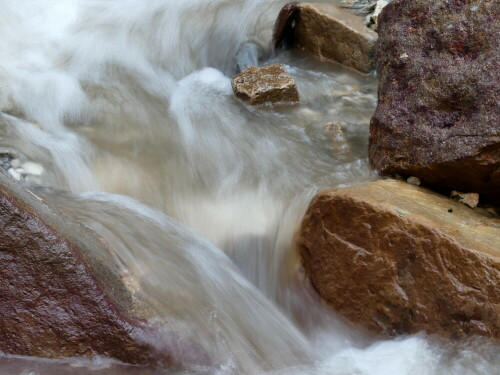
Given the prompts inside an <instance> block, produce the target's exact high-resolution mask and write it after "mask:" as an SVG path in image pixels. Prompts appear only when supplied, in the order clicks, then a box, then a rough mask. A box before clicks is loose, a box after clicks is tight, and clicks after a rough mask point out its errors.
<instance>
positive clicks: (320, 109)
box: [0, 0, 500, 375]
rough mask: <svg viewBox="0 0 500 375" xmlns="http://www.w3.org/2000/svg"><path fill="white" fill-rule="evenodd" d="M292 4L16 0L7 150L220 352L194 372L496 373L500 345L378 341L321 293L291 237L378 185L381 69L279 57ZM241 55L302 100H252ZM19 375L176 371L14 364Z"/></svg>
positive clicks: (2, 15)
mask: <svg viewBox="0 0 500 375" xmlns="http://www.w3.org/2000/svg"><path fill="white" fill-rule="evenodd" d="M284 3H285V1H272V0H183V1H178V0H176V1H174V0H148V1H145V0H38V1H35V0H0V111H1V112H0V151H1V150H9V151H11V152H14V153H16V154H17V155H18V157H19V158H20V159H21V160H23V161H26V160H28V161H30V162H34V163H37V164H40V165H41V166H43V170H44V173H43V174H42V175H41V176H40V177H39V179H37V180H36V183H35V182H33V181H31V182H30V180H26V181H24V183H25V184H26V185H27V186H28V187H29V188H31V189H33V190H35V191H36V192H37V194H40V195H42V196H44V197H45V198H46V199H47V200H48V201H49V202H51V203H52V204H53V205H55V206H56V207H58V208H59V209H61V210H63V211H66V212H70V213H71V214H72V215H73V216H74V217H76V218H77V219H79V220H80V221H82V222H83V223H84V224H86V225H87V226H89V227H90V228H92V229H94V230H95V231H96V232H97V233H98V234H99V235H100V236H101V237H103V238H104V239H106V241H107V242H108V243H109V244H110V245H111V247H112V248H113V249H114V250H115V251H116V253H117V254H118V256H119V259H120V262H121V264H122V267H123V273H124V274H125V275H126V277H127V280H128V281H129V284H130V286H131V287H133V288H135V290H136V292H137V295H138V298H139V299H141V300H142V301H144V302H145V303H147V304H148V305H150V306H151V307H152V309H153V310H154V312H155V323H161V324H163V325H164V326H165V327H168V332H172V331H174V332H176V334H178V335H180V336H181V337H185V338H188V339H190V340H192V341H193V342H196V343H197V344H199V345H200V347H201V348H202V349H203V351H204V352H206V353H207V354H208V355H209V357H210V359H211V361H212V365H211V366H209V367H199V366H198V367H197V366H194V365H193V364H192V363H190V362H189V360H185V361H184V362H185V363H184V365H185V367H186V369H187V370H186V371H185V372H183V373H200V374H224V375H225V374H318V375H319V374H321V375H323V374H325V375H326V374H328V375H331V374H363V375H364V374H367V375H372V374H374V375H377V374H416V375H417V374H418V375H420V374H485V375H486V374H488V375H489V374H497V373H499V370H498V369H499V368H500V367H499V366H500V358H499V355H498V348H495V347H492V346H490V345H488V344H487V343H483V342H480V341H472V342H469V343H460V344H443V343H439V342H437V341H436V340H435V339H432V338H428V337H424V336H414V337H403V338H399V339H397V340H392V341H380V340H379V339H377V338H375V337H368V336H366V335H365V334H363V333H362V332H360V331H359V330H357V329H356V328H354V327H352V326H350V325H349V324H348V323H346V322H345V321H343V320H342V319H341V318H339V317H337V316H335V314H334V313H333V312H332V311H331V310H329V309H328V308H327V307H325V306H324V305H323V304H322V303H321V301H320V300H318V298H317V297H316V295H315V294H314V292H313V291H312V290H311V287H310V286H309V284H308V282H307V280H306V279H305V277H304V275H303V271H302V269H301V267H300V262H299V259H298V255H297V253H296V251H295V248H294V243H293V238H294V235H295V232H296V230H297V228H298V226H299V224H300V220H301V218H302V216H303V213H304V212H305V209H306V208H307V205H308V203H309V201H310V199H311V197H312V196H313V195H314V194H315V192H317V191H318V190H319V189H323V188H329V187H336V186H345V185H350V184H356V183H363V182H368V181H372V180H374V179H376V176H374V175H372V174H371V173H370V171H369V168H368V162H367V143H368V125H369V119H370V117H371V114H372V113H373V111H374V109H375V105H376V77H374V76H373V75H361V74H358V73H356V72H354V71H352V70H349V69H347V68H344V67H341V66H340V65H335V64H326V63H319V62H317V61H314V60H311V59H309V58H307V57H304V56H301V55H300V54H297V53H290V52H279V53H277V54H274V53H273V52H272V51H271V49H270V39H271V31H272V27H273V24H274V20H275V18H276V15H277V13H278V12H279V9H280V8H281V6H282V5H283V4H284ZM245 46H246V47H245ZM248 46H251V47H250V51H251V53H250V54H249V53H246V52H245V51H247V50H245V49H244V48H248ZM242 49H243V50H242ZM237 56H240V57H241V56H251V57H252V58H254V59H257V61H258V62H259V63H260V64H262V65H266V64H270V63H274V62H281V63H284V64H286V67H287V69H288V70H289V72H290V73H291V74H292V75H293V76H294V77H295V79H296V80H297V85H298V89H299V92H300V97H301V104H300V105H298V106H291V107H290V106H281V107H274V108H271V107H260V108H253V107H249V106H247V105H245V104H243V103H241V102H239V101H238V100H236V99H235V98H234V97H233V95H232V90H231V83H230V77H231V76H232V75H233V74H235V73H236V72H237V70H238V61H237ZM166 332H167V331H166ZM167 335H168V333H163V332H161V331H158V332H157V334H156V335H154V337H150V338H148V340H150V342H151V343H153V344H155V345H162V340H164V339H168V338H166V337H163V336H167ZM4 373H5V374H23V375H35V374H37V375H44V374H92V375H94V374H126V375H128V374H130V375H135V374H141V375H143V374H144V375H147V374H163V373H168V372H165V371H160V370H154V369H145V368H136V367H131V366H124V365H122V364H118V363H115V362H113V361H110V360H109V359H105V358H96V359H93V360H88V359H70V360H66V361H47V360H43V359H36V358H13V357H9V356H3V357H0V374H4Z"/></svg>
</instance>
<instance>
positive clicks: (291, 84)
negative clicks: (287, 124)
mask: <svg viewBox="0 0 500 375" xmlns="http://www.w3.org/2000/svg"><path fill="white" fill-rule="evenodd" d="M232 85H233V90H234V94H235V95H236V96H237V97H238V98H240V99H242V100H244V101H246V102H248V103H249V104H251V105H259V104H277V103H297V102H298V101H299V93H298V91H297V85H296V84H295V79H294V78H293V77H292V76H291V75H290V74H289V73H288V72H287V71H286V70H285V68H284V66H283V65H282V64H272V65H269V66H265V67H256V66H250V67H248V68H246V69H245V70H244V71H243V72H241V73H240V74H237V75H235V76H234V77H233V79H232Z"/></svg>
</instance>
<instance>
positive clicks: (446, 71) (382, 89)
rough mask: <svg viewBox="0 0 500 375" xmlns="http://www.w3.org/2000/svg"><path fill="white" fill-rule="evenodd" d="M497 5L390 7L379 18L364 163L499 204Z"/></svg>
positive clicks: (466, 2) (452, 0) (443, 2)
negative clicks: (375, 94) (374, 98)
mask: <svg viewBox="0 0 500 375" xmlns="http://www.w3.org/2000/svg"><path fill="white" fill-rule="evenodd" d="M499 19H500V2H499V1H482V0H436V1H428V0H398V1H394V2H392V3H390V4H389V5H388V6H387V7H386V8H385V9H384V10H383V12H382V14H381V16H380V18H379V41H378V46H377V70H378V76H379V101H378V106H377V110H376V112H375V114H374V116H373V118H372V121H371V127H370V161H371V164H372V166H373V168H375V169H377V170H379V171H380V172H381V173H383V174H387V175H391V174H400V175H403V176H416V177H419V178H420V179H421V180H422V182H423V183H425V184H427V185H429V186H432V187H437V188H441V189H444V190H459V191H465V192H475V193H480V195H481V200H482V201H483V202H490V203H493V204H499V203H500V22H499V21H498V20H499Z"/></svg>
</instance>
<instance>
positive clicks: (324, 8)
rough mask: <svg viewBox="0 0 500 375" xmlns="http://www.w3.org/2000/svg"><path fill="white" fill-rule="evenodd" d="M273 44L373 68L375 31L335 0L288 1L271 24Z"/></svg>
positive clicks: (364, 67)
mask: <svg viewBox="0 0 500 375" xmlns="http://www.w3.org/2000/svg"><path fill="white" fill-rule="evenodd" d="M273 39H274V45H275V47H276V48H278V47H280V46H285V47H288V48H290V47H294V48H297V49H300V50H303V51H306V52H308V53H309V54H311V55H313V56H315V57H317V58H319V59H322V60H330V61H336V62H339V63H341V64H343V65H346V66H349V67H351V68H354V69H357V70H359V71H360V72H363V73H368V72H370V71H371V70H373V69H374V68H375V65H374V60H373V53H374V49H375V42H376V41H377V33H376V32H374V31H373V30H371V29H369V28H368V27H366V26H365V25H364V23H363V19H362V18H361V17H359V16H357V15H355V14H353V13H351V12H349V11H346V10H343V9H341V8H339V7H338V6H337V5H335V4H323V3H290V4H287V5H285V6H284V7H283V8H282V10H281V12H280V14H279V15H278V18H277V20H276V24H275V27H274V36H273Z"/></svg>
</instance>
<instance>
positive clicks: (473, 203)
mask: <svg viewBox="0 0 500 375" xmlns="http://www.w3.org/2000/svg"><path fill="white" fill-rule="evenodd" d="M450 197H451V198H453V199H455V200H456V201H459V202H460V203H463V204H465V205H466V206H468V207H470V208H476V207H477V205H478V204H479V194H477V193H461V192H459V191H452V192H451V195H450Z"/></svg>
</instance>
